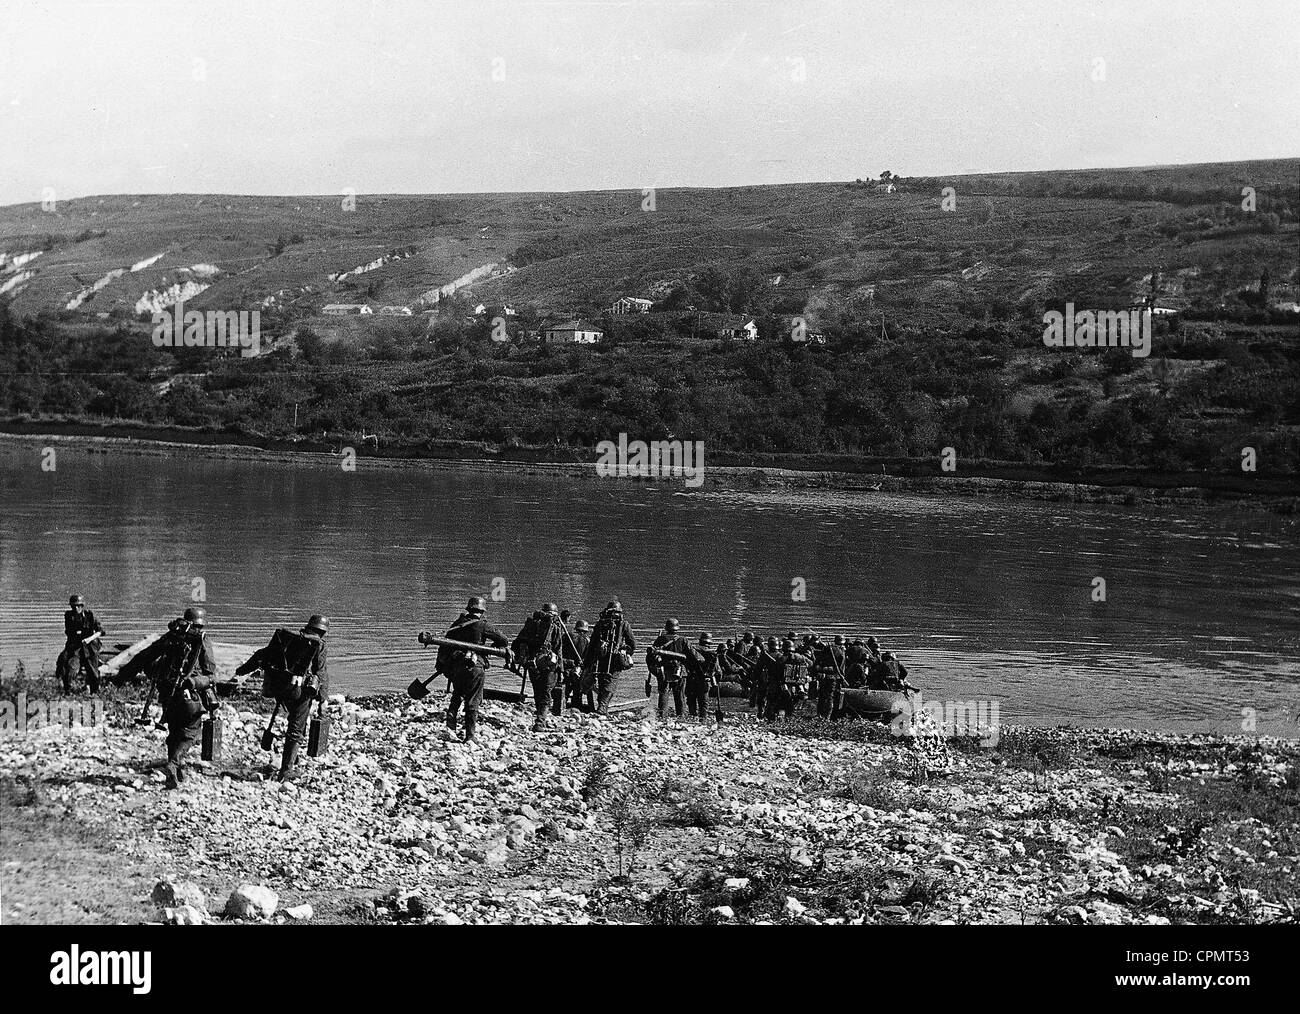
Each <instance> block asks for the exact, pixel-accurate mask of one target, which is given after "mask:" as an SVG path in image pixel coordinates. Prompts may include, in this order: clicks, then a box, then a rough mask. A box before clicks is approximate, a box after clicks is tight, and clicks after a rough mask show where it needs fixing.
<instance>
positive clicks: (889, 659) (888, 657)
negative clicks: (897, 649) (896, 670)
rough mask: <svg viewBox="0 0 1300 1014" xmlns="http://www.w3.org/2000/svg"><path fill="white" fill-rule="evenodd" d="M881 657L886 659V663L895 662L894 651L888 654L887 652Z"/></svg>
mask: <svg viewBox="0 0 1300 1014" xmlns="http://www.w3.org/2000/svg"><path fill="white" fill-rule="evenodd" d="M880 657H881V658H882V659H884V661H886V662H892V661H894V653H893V652H892V651H887V652H885V653H884V654H883V655H881V656H880Z"/></svg>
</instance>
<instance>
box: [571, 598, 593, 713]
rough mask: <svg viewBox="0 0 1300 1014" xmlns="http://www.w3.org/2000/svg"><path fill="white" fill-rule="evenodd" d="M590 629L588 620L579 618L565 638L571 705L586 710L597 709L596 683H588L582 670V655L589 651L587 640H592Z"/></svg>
mask: <svg viewBox="0 0 1300 1014" xmlns="http://www.w3.org/2000/svg"><path fill="white" fill-rule="evenodd" d="M589 630H590V627H589V626H588V624H587V621H586V620H579V621H578V622H577V623H575V624H574V625H573V633H571V634H568V635H567V636H566V637H565V639H564V686H565V689H566V690H567V691H568V693H569V707H571V708H578V709H579V710H581V711H584V712H589V711H595V710H596V692H595V684H589V683H587V682H586V681H585V678H584V675H583V672H582V657H583V655H585V654H586V652H587V642H589V641H590V640H591V634H590V633H589ZM584 696H585V698H586V705H585V706H584V705H583V698H584Z"/></svg>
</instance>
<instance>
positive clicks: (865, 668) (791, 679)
mask: <svg viewBox="0 0 1300 1014" xmlns="http://www.w3.org/2000/svg"><path fill="white" fill-rule="evenodd" d="M486 612H487V605H486V603H485V601H484V600H483V599H482V598H480V597H478V596H475V597H474V598H471V599H470V600H469V602H468V603H467V604H466V606H465V610H464V611H463V612H462V613H461V614H460V616H458V617H457V618H456V620H455V621H454V622H453V623H452V625H451V627H450V628H449V629H448V630H447V632H446V634H445V635H444V638H445V640H446V641H454V642H463V643H465V644H466V645H467V647H466V648H459V647H457V646H455V645H452V644H448V643H443V644H442V645H441V647H440V648H439V650H438V658H437V662H436V666H435V673H441V674H443V675H445V676H446V677H447V679H448V680H449V682H450V684H451V696H450V703H449V706H448V709H447V726H448V728H450V729H452V730H456V729H457V727H458V725H459V720H460V711H461V708H462V706H463V707H464V721H465V730H464V739H465V741H466V742H468V741H471V740H473V738H474V733H475V728H476V726H477V724H478V712H479V707H480V704H481V702H482V700H483V689H484V684H485V682H486V676H487V665H488V657H489V656H488V655H487V654H485V653H483V652H476V651H474V650H473V648H472V647H468V646H469V645H478V646H487V647H489V648H492V649H496V650H495V651H494V652H493V654H499V655H500V656H501V657H503V658H504V659H505V661H506V665H507V666H508V667H510V668H511V669H513V670H515V671H517V672H520V673H522V675H523V676H524V677H525V678H526V679H529V680H531V683H532V689H533V702H534V708H535V718H534V722H533V731H535V732H540V731H542V730H543V729H545V728H546V725H547V721H548V715H551V714H554V715H558V714H560V713H561V712H562V711H563V709H564V707H565V706H566V704H567V706H568V707H570V708H578V709H580V710H583V711H589V712H595V713H596V714H599V715H605V714H608V713H609V706H610V702H611V701H612V699H613V697H614V691H615V688H616V685H617V680H618V676H619V674H620V673H622V672H625V671H626V670H628V669H630V668H631V667H632V659H633V655H634V653H635V652H636V650H637V649H636V637H635V635H634V634H633V633H632V627H631V624H629V623H628V621H627V619H626V617H625V616H624V615H623V606H622V603H620V602H618V601H617V600H616V601H613V602H610V603H609V604H608V605H606V606H605V608H604V609H603V610H602V611H601V613H600V616H599V618H598V619H597V621H596V623H595V625H594V627H593V626H590V625H589V624H588V623H587V622H586V621H585V620H577V621H576V622H574V624H573V626H572V629H570V625H569V619H570V615H571V614H570V613H569V612H568V610H561V609H560V608H559V607H558V606H557V605H556V604H555V603H554V602H548V603H546V604H545V605H543V606H542V607H541V608H540V609H539V610H537V611H536V612H535V613H533V615H532V616H531V617H529V618H528V620H526V621H525V622H524V625H523V627H522V629H520V631H519V633H518V634H517V635H515V637H514V639H513V640H510V639H508V638H507V637H506V636H505V635H504V634H502V633H501V632H500V631H498V630H497V629H496V628H494V627H493V626H491V624H489V623H488V621H487V619H486ZM420 640H421V641H422V642H423V643H426V644H429V643H432V642H433V641H434V640H436V638H434V637H433V635H431V634H430V633H429V632H428V631H424V632H422V633H421V634H420ZM646 665H647V668H648V669H649V676H648V677H647V678H646V685H645V693H646V696H647V697H649V696H651V693H652V683H653V684H654V687H653V690H654V691H655V692H656V693H657V698H658V699H657V706H658V712H659V716H660V718H667V717H668V702H669V699H670V698H671V700H672V703H673V706H674V708H675V714H676V715H677V716H678V717H683V718H684V717H690V718H694V719H697V720H701V721H703V720H705V719H707V717H708V699H709V697H710V695H715V694H716V695H717V696H718V698H719V699H720V698H721V688H722V684H723V683H726V682H734V683H739V684H740V685H741V687H743V688H744V691H745V693H746V694H747V696H748V699H749V703H750V706H751V707H753V708H754V710H755V711H756V713H757V714H758V715H760V716H762V717H763V718H765V719H766V720H768V721H773V720H775V719H776V717H777V716H778V715H779V714H782V713H784V714H785V715H786V716H787V717H792V716H793V715H794V713H795V710H796V709H797V708H798V706H799V704H800V703H801V702H802V701H804V700H807V699H809V698H813V699H815V700H816V702H817V714H818V715H819V716H821V717H822V718H838V717H840V715H841V714H842V713H843V706H844V692H845V691H846V690H852V689H866V690H883V691H905V690H913V689H915V688H914V687H912V686H911V685H910V684H909V683H908V682H907V669H906V668H905V667H904V666H903V665H902V663H900V662H899V661H898V659H897V658H896V657H895V656H894V654H893V652H889V651H885V652H882V651H881V650H880V646H879V644H878V642H877V641H876V639H875V638H874V637H869V638H867V639H866V640H865V641H864V640H861V639H857V640H854V641H852V642H849V641H847V640H846V639H845V638H844V637H843V636H842V635H838V634H837V635H836V636H835V637H834V638H833V639H832V640H830V641H824V640H822V639H821V638H820V637H819V636H818V635H816V634H813V633H808V634H805V635H803V637H802V638H797V637H796V635H795V633H794V632H793V631H791V632H790V633H789V634H787V635H786V637H785V638H784V639H783V640H781V641H780V642H778V641H777V639H776V638H775V637H768V638H767V639H766V640H763V639H762V638H761V637H759V636H757V635H755V634H754V633H753V632H752V631H750V632H746V633H745V634H744V635H743V636H741V637H739V638H728V639H727V640H726V641H725V642H723V643H721V644H718V643H716V642H715V641H714V639H713V635H712V634H710V633H708V632H707V631H706V632H704V633H701V634H700V635H699V637H698V638H697V639H696V640H695V641H694V642H692V641H690V640H689V639H687V638H686V637H684V636H683V635H682V633H681V624H680V623H679V622H678V621H677V620H676V619H674V618H671V617H670V618H669V619H668V620H666V621H665V622H664V626H663V631H662V632H661V633H660V634H659V635H658V636H657V637H656V638H655V640H654V642H653V643H652V644H651V645H650V646H649V647H648V648H647V649H646ZM719 707H720V704H719Z"/></svg>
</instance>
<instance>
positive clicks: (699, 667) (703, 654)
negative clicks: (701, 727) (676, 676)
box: [686, 631, 719, 722]
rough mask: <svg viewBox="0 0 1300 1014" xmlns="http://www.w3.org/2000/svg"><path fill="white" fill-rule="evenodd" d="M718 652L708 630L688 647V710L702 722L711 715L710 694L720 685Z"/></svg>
mask: <svg viewBox="0 0 1300 1014" xmlns="http://www.w3.org/2000/svg"><path fill="white" fill-rule="evenodd" d="M718 653H719V652H718V649H717V647H716V646H715V645H714V643H713V635H712V634H710V633H708V632H707V631H706V632H705V633H703V634H701V635H700V636H699V639H698V640H697V641H696V643H695V644H692V645H690V646H688V647H687V649H686V658H687V662H686V710H687V712H688V713H689V714H690V716H691V717H692V718H694V719H697V720H698V721H701V722H703V721H706V720H707V719H708V717H709V705H708V699H709V694H710V693H711V692H713V690H714V689H716V687H717V686H718V679H719V663H718Z"/></svg>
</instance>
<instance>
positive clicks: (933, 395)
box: [0, 159, 1300, 473]
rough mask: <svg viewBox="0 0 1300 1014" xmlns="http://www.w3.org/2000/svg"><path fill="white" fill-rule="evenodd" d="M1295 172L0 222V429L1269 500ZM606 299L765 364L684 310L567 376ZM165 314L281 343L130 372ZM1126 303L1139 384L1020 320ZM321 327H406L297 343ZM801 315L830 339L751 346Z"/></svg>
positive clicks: (365, 202)
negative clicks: (1131, 473)
mask: <svg viewBox="0 0 1300 1014" xmlns="http://www.w3.org/2000/svg"><path fill="white" fill-rule="evenodd" d="M1298 173H1300V159H1287V160H1274V161H1262V162H1248V163H1235V164H1224V165H1202V166H1175V167H1156V168H1146V169H1131V170H1081V171H1072V172H1058V173H1033V174H995V175H983V176H970V177H953V178H950V179H898V180H897V189H896V190H895V191H894V192H892V193H889V192H884V191H883V190H881V189H879V188H878V187H877V186H876V185H875V182H874V181H871V180H868V181H866V182H856V181H855V182H843V183H822V184H797V185H788V186H764V187H744V188H732V189H719V190H698V189H681V190H677V189H666V190H660V191H657V192H656V193H655V194H654V195H653V207H654V210H642V208H643V206H648V200H649V199H648V198H646V197H645V196H643V194H642V193H641V192H639V191H607V192H599V193H566V194H501V195H487V194H477V195H450V196H427V197H426V196H374V197H370V196H365V195H362V196H359V197H357V198H356V199H355V210H344V207H343V205H344V204H345V203H348V201H347V200H346V199H345V198H344V197H343V196H341V195H340V196H330V197H293V198H287V197H235V196H221V195H202V196H195V195H190V196H185V195H170V196H152V197H151V196H138V197H131V196H127V197H89V198H83V199H78V200H72V201H66V202H60V203H58V204H57V205H56V206H55V208H54V209H53V210H52V211H44V210H42V209H41V207H40V206H39V205H19V206H11V207H6V208H0V251H2V252H4V254H5V257H4V260H3V262H2V263H0V287H4V288H5V290H6V291H5V293H4V295H5V296H7V297H8V299H9V301H10V304H11V305H10V308H9V314H8V315H7V316H6V323H5V327H4V335H3V336H0V337H3V340H4V343H5V347H4V349H0V356H3V357H4V358H5V362H4V363H3V365H4V366H5V370H4V373H6V374H7V375H8V376H6V377H4V378H0V410H3V412H4V413H5V415H6V416H7V417H9V418H11V419H12V418H16V417H22V418H47V419H48V418H55V417H57V418H75V419H81V420H89V421H109V420H117V421H128V422H131V421H134V422H138V423H141V424H144V425H146V426H159V425H180V426H191V427H200V428H206V429H226V430H231V429H234V430H239V431H246V432H256V433H263V434H269V435H273V436H280V437H283V436H287V435H292V434H294V433H296V434H297V435H301V436H306V437H312V436H317V437H323V436H324V435H325V434H334V435H336V436H339V437H347V436H349V435H352V436H354V437H355V436H359V434H360V433H362V432H370V433H378V434H380V437H381V440H382V441H383V442H384V444H385V445H393V444H399V445H406V444H420V443H422V442H425V441H429V440H447V439H485V440H489V441H494V442H499V443H503V444H505V443H519V442H522V443H531V444H553V443H556V442H559V443H563V444H569V445H573V446H584V447H589V446H591V444H593V443H594V442H595V441H596V440H600V439H605V438H607V437H609V436H610V435H611V434H616V433H617V432H619V431H620V430H626V431H628V432H633V433H637V434H639V435H642V436H644V437H646V438H653V437H656V436H660V435H664V434H666V433H669V432H672V433H676V434H677V435H679V436H688V435H690V436H693V437H696V438H698V439H706V440H710V441H712V444H713V446H714V447H716V448H718V449H726V450H734V451H755V452H758V451H762V452H786V453H814V452H818V451H830V452H839V453H849V454H894V455H915V456H929V455H933V454H936V453H937V452H938V449H939V448H941V447H943V446H945V445H949V444H951V445H953V446H957V447H959V449H960V453H961V454H963V455H966V456H971V455H981V456H988V457H998V458H1003V459H1007V460H1014V461H1027V462H1042V461H1048V462H1054V461H1056V462H1059V461H1066V462H1067V463H1068V462H1072V461H1076V460H1077V462H1078V463H1080V464H1085V463H1089V462H1091V463H1114V464H1133V465H1141V466H1144V467H1159V468H1193V469H1232V468H1236V467H1237V463H1238V461H1239V455H1240V450H1241V448H1242V447H1243V446H1247V445H1249V446H1252V447H1255V448H1256V450H1257V451H1259V452H1260V466H1259V467H1260V470H1261V472H1273V473H1294V472H1296V471H1297V470H1298V466H1300V439H1298V438H1297V433H1298V432H1300V418H1298V417H1297V411H1298V410H1297V408H1296V406H1297V404H1300V379H1298V378H1300V364H1298V359H1297V357H1298V356H1300V343H1298V342H1297V327H1296V320H1297V318H1296V316H1295V314H1293V313H1291V312H1289V311H1288V310H1287V309H1286V307H1287V305H1288V304H1293V303H1294V301H1295V300H1296V299H1297V298H1298V293H1297V284H1298V281H1300V280H1298V279H1297V271H1298V270H1300V269H1298V268H1297V247H1298V240H1297V208H1300V192H1298V190H1297V183H1296V181H1297V175H1298ZM945 187H951V188H952V194H951V195H950V197H955V200H956V205H955V208H953V209H952V210H945V201H944V196H943V195H944V188H945ZM1246 187H1250V188H1253V193H1254V200H1255V208H1254V210H1253V211H1251V210H1245V209H1243V207H1242V205H1243V196H1242V193H1243V188H1246ZM946 206H947V207H949V208H951V207H952V203H951V200H949V201H948V202H947V204H946ZM33 255H37V256H33ZM1262 279H1264V280H1266V282H1267V291H1266V292H1261V291H1260V289H1261V280H1262ZM458 280H459V281H463V282H465V284H464V285H462V286H460V287H459V291H457V292H455V295H454V296H453V295H451V289H452V288H455V287H456V283H457V282H458ZM439 289H442V295H443V297H444V298H442V299H441V300H438V299H437V298H436V297H437V295H438V291H439ZM625 294H627V295H639V296H647V297H651V298H655V299H660V298H665V299H666V300H667V303H666V305H671V306H683V305H695V306H697V307H699V308H700V309H701V310H713V311H731V312H736V313H743V314H748V315H753V316H755V317H756V319H757V320H758V321H759V323H760V332H761V334H762V337H763V339H764V341H762V342H760V343H759V344H758V345H756V346H754V347H749V348H746V347H736V346H734V345H726V344H720V343H717V342H704V341H696V340H694V335H693V334H692V332H691V330H690V328H689V326H688V325H687V326H684V325H683V324H682V323H681V321H682V319H683V316H682V315H681V314H678V315H676V317H673V316H670V315H667V314H651V315H649V316H647V317H644V318H641V319H639V320H634V321H609V322H607V323H606V325H605V326H606V330H607V332H608V337H609V339H610V341H609V342H608V343H607V344H606V345H605V346H602V347H599V348H595V349H563V350H559V349H547V348H538V347H537V346H536V343H530V342H528V341H527V340H526V337H525V335H526V332H527V331H528V330H529V329H533V328H536V326H537V324H538V322H541V321H544V320H547V319H553V318H555V317H558V316H561V315H563V316H569V315H582V316H587V317H590V318H592V319H597V320H599V315H600V313H601V312H602V309H603V308H605V307H608V305H609V304H610V303H611V302H612V301H613V300H614V299H615V298H617V297H618V296H621V295H625ZM180 295H184V296H186V297H187V306H189V307H192V308H198V309H205V308H213V309H223V310H225V309H240V308H250V309H251V308H257V307H261V308H262V310H263V317H262V329H263V335H264V337H263V341H264V343H266V342H268V341H270V340H273V339H276V338H290V337H292V338H293V339H295V340H294V341H293V342H284V343H282V346H281V347H282V348H283V349H286V350H292V351H295V352H296V353H297V355H296V357H293V358H291V357H289V356H287V355H274V354H273V355H269V356H263V357H261V358H259V359H257V360H253V361H248V360H244V361H232V360H230V359H229V358H228V357H222V356H214V355H213V354H212V353H210V352H206V351H200V350H180V351H178V352H176V353H171V352H168V351H165V350H158V349H154V348H153V347H152V346H151V344H150V343H149V341H148V334H149V331H150V327H149V324H148V320H149V312H150V311H151V310H152V309H156V308H159V307H162V306H165V305H167V304H168V303H169V302H170V301H172V300H174V299H175V298H176V297H177V296H180ZM1152 295H1154V297H1155V299H1156V300H1157V305H1159V306H1161V307H1162V308H1165V309H1168V310H1171V311H1177V314H1176V316H1174V317H1173V318H1172V319H1161V320H1159V321H1158V322H1157V330H1156V336H1155V349H1154V354H1153V355H1152V356H1151V357H1150V358H1146V359H1137V358H1133V357H1132V356H1130V355H1128V354H1127V353H1126V352H1124V351H1123V350H1114V351H1111V352H1106V353H1097V352H1094V353H1092V354H1088V353H1080V352H1076V351H1071V350H1061V349H1046V348H1044V347H1043V344H1042V341H1041V338H1042V330H1043V325H1042V314H1043V312H1044V310H1046V309H1053V308H1056V309H1060V308H1063V306H1064V304H1065V303H1067V302H1073V303H1074V304H1075V305H1076V306H1079V307H1097V308H1122V307H1126V306H1131V305H1134V304H1135V303H1136V302H1138V301H1140V300H1141V299H1143V298H1146V297H1149V296H1152ZM332 302H361V303H367V304H369V305H371V306H372V307H374V308H376V309H378V308H380V307H382V306H385V305H397V306H406V307H410V308H412V309H413V311H415V315H413V316H411V317H401V318H380V317H379V316H378V315H377V314H376V316H374V317H364V318H355V319H347V318H337V317H324V316H321V315H320V310H321V308H322V307H323V306H324V305H326V304H328V303H332ZM477 302H484V303H486V304H488V305H495V304H501V303H509V304H511V305H512V306H515V307H518V308H519V310H520V313H519V315H518V317H517V318H511V322H510V331H511V337H512V338H513V339H514V341H513V342H511V343H508V344H505V345H494V344H493V343H492V342H490V341H489V340H488V326H487V321H486V318H480V320H479V321H478V322H472V318H469V317H468V316H467V315H468V313H469V310H470V308H471V307H472V306H473V305H474V304H475V303H477ZM69 306H71V307H72V308H71V309H69V308H68V307H69ZM421 311H426V312H425V313H423V314H422V313H421ZM795 315H800V316H802V317H803V318H804V319H805V320H806V321H807V324H808V326H809V327H810V328H811V329H814V330H817V331H821V332H823V333H824V334H825V335H826V337H827V339H828V346H827V347H826V348H824V349H802V348H792V347H789V346H788V344H787V345H786V346H785V347H781V346H779V345H778V344H776V342H777V340H778V339H781V338H782V337H785V336H786V332H787V329H788V326H789V324H788V322H789V319H790V318H791V317H792V316H795ZM688 316H689V315H688ZM20 346H21V347H20ZM92 375H93V376H92ZM452 390H455V392H456V393H457V397H456V398H454V399H449V398H447V397H446V395H447V394H448V392H450V391H452ZM291 402H297V403H299V410H298V412H297V420H298V422H297V426H296V428H295V427H294V423H293V420H294V418H295V416H294V411H293V410H292V409H291V408H290V404H291Z"/></svg>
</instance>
